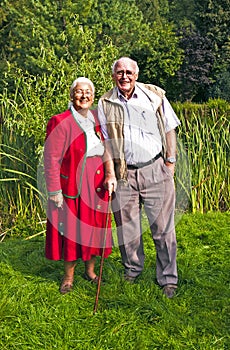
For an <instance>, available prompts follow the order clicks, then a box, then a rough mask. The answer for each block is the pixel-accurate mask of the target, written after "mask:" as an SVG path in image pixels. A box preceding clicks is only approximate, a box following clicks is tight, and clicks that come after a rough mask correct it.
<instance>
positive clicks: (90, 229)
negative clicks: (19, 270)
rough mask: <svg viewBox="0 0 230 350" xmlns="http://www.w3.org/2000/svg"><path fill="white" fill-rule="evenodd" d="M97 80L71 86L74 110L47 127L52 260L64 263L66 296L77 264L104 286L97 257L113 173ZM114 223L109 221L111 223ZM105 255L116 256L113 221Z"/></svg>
mask: <svg viewBox="0 0 230 350" xmlns="http://www.w3.org/2000/svg"><path fill="white" fill-rule="evenodd" d="M93 100H94V85H93V83H92V81H91V80H89V79H87V78H85V77H80V78H78V79H76V80H75V81H74V82H73V84H72V86H71V88H70V103H69V109H68V110H66V111H64V112H63V113H61V114H58V115H55V116H53V117H52V118H51V119H50V120H49V121H48V125H47V134H46V141H45V148H44V165H45V178H46V186H47V191H48V196H49V200H48V208H47V233H46V258H48V259H51V260H61V259H64V277H63V280H62V283H61V286H60V292H61V293H62V294H65V293H68V292H70V291H71V290H72V289H73V281H74V270H75V266H76V261H77V260H78V259H80V258H81V259H82V260H83V261H84V263H85V274H84V277H85V278H86V279H87V280H88V281H91V282H93V283H98V276H97V275H96V273H95V271H94V268H95V260H96V256H101V254H102V248H103V244H104V231H105V227H106V215H107V212H108V198H109V194H110V192H109V191H106V190H105V188H104V187H103V181H104V173H105V171H108V172H109V171H110V167H111V164H112V163H111V161H109V160H106V155H105V151H104V146H103V143H102V134H101V131H100V125H99V122H98V119H97V114H96V111H93V110H90V107H91V106H92V104H93ZM107 222H108V221H107ZM108 226H109V227H108V231H107V239H106V246H105V251H104V254H105V255H104V256H105V257H108V256H109V254H110V253H111V246H112V239H111V219H110V218H109V225H108Z"/></svg>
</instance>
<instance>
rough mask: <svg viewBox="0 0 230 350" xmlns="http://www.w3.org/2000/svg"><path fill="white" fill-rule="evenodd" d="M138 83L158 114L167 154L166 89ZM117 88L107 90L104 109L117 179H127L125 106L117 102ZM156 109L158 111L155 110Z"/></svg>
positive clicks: (163, 146) (102, 99) (103, 97)
mask: <svg viewBox="0 0 230 350" xmlns="http://www.w3.org/2000/svg"><path fill="white" fill-rule="evenodd" d="M136 85H137V86H138V87H139V88H140V89H141V90H142V91H143V92H144V93H145V94H146V95H147V97H148V98H149V100H150V102H151V104H152V107H153V111H154V113H156V116H157V123H158V128H159V131H160V135H161V139H162V148H163V150H162V151H163V155H164V157H165V154H166V136H165V117H164V113H163V109H162V99H163V97H164V95H165V91H164V90H162V89H161V88H159V87H158V86H155V85H151V84H143V83H138V82H136ZM117 98H118V96H117V90H116V89H115V88H113V89H112V90H110V91H108V92H106V93H105V94H104V95H103V96H102V97H101V101H102V106H103V111H104V114H105V116H106V120H107V131H108V135H109V138H110V139H111V146H112V151H113V154H112V156H113V159H114V167H115V173H116V177H117V180H121V181H127V164H126V161H125V155H124V114H125V112H124V109H123V108H124V107H123V106H122V105H121V104H119V103H117V102H116V100H117ZM155 111H156V112H155Z"/></svg>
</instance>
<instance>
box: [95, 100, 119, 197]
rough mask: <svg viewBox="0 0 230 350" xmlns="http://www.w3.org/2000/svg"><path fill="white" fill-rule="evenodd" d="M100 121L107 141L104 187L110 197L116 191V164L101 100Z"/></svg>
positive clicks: (104, 159) (99, 107)
mask: <svg viewBox="0 0 230 350" xmlns="http://www.w3.org/2000/svg"><path fill="white" fill-rule="evenodd" d="M98 119H99V121H100V125H101V131H102V133H103V136H104V139H105V141H104V147H105V152H104V155H103V162H104V167H105V179H104V186H105V188H106V189H107V190H108V191H109V195H111V194H112V192H113V191H116V188H117V180H116V175H115V170H114V163H113V156H112V154H113V153H112V149H111V145H110V140H109V136H108V133H107V126H106V117H105V114H104V111H103V107H102V103H101V100H99V103H98Z"/></svg>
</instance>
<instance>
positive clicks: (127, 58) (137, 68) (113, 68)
mask: <svg viewBox="0 0 230 350" xmlns="http://www.w3.org/2000/svg"><path fill="white" fill-rule="evenodd" d="M122 61H130V62H131V63H132V64H133V65H134V66H135V73H136V74H138V73H139V67H138V64H137V62H136V61H134V60H132V59H131V58H129V57H120V58H118V60H116V61H115V62H113V65H112V73H113V74H114V73H115V69H116V66H117V64H118V63H119V62H122Z"/></svg>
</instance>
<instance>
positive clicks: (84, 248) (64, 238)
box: [45, 157, 112, 261]
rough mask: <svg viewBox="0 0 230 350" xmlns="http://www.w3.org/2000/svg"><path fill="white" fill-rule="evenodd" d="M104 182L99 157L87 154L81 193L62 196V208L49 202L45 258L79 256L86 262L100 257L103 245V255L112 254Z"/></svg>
mask: <svg viewBox="0 0 230 350" xmlns="http://www.w3.org/2000/svg"><path fill="white" fill-rule="evenodd" d="M103 181H104V167H103V163H102V159H101V157H89V158H87V161H86V166H85V170H84V173H83V176H82V187H81V194H80V196H79V197H78V198H75V199H71V198H66V197H64V204H63V209H61V208H57V207H56V206H55V204H54V202H53V201H50V200H49V201H48V208H47V231H46V249H45V255H46V258H47V259H50V260H61V259H64V261H75V260H77V259H79V258H81V259H82V260H83V261H87V260H90V259H91V257H92V256H101V255H102V249H103V246H104V245H105V252H104V253H105V257H108V256H109V255H110V254H111V252H112V232H111V214H110V213H109V214H108V210H109V208H108V199H109V197H108V191H106V190H105V189H104V187H103ZM107 215H109V217H108V219H107ZM106 219H107V220H106ZM106 221H107V226H108V227H107V230H106ZM105 231H107V232H105ZM105 234H106V240H105Z"/></svg>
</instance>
